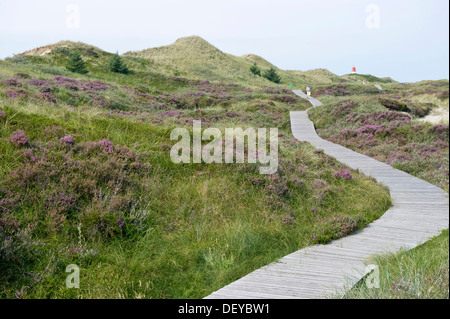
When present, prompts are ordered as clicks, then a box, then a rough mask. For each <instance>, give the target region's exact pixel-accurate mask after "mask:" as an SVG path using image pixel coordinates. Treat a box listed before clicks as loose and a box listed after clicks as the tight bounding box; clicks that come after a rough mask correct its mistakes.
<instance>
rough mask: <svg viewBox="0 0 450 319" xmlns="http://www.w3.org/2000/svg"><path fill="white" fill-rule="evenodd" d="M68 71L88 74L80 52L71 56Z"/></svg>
mask: <svg viewBox="0 0 450 319" xmlns="http://www.w3.org/2000/svg"><path fill="white" fill-rule="evenodd" d="M66 68H67V70H69V71H71V72H75V73H80V74H86V73H88V70H87V69H86V64H85V63H84V61H83V59H82V58H81V55H80V54H79V53H78V52H73V53H72V54H71V55H70V56H69V60H68V62H67V66H66Z"/></svg>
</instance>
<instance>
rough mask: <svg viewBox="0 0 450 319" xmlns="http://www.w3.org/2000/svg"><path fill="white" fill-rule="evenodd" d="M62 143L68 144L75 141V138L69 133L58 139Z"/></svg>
mask: <svg viewBox="0 0 450 319" xmlns="http://www.w3.org/2000/svg"><path fill="white" fill-rule="evenodd" d="M59 141H60V142H61V143H62V144H63V145H66V146H69V145H73V144H74V143H75V139H74V138H73V136H71V135H66V136H64V137H62V138H61V139H60V140H59Z"/></svg>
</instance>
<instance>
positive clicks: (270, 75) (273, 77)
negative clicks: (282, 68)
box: [263, 68, 281, 83]
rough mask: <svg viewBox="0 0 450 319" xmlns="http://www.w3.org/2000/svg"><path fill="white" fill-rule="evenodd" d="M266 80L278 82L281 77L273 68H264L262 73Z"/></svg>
mask: <svg viewBox="0 0 450 319" xmlns="http://www.w3.org/2000/svg"><path fill="white" fill-rule="evenodd" d="M263 77H265V78H266V79H267V80H269V81H272V82H274V83H280V82H281V77H280V76H279V75H278V73H277V71H276V70H275V69H274V68H270V69H268V70H266V71H265V72H264V74H263Z"/></svg>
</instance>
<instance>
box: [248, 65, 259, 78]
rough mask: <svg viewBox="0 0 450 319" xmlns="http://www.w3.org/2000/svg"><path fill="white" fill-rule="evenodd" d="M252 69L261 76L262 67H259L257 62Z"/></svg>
mask: <svg viewBox="0 0 450 319" xmlns="http://www.w3.org/2000/svg"><path fill="white" fill-rule="evenodd" d="M250 71H251V72H252V73H253V74H255V75H259V76H261V69H260V68H259V67H258V65H257V64H256V62H255V63H253V65H252V66H251V67H250Z"/></svg>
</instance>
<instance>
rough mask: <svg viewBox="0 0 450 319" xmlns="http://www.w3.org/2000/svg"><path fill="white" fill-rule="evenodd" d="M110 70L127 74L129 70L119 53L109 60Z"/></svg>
mask: <svg viewBox="0 0 450 319" xmlns="http://www.w3.org/2000/svg"><path fill="white" fill-rule="evenodd" d="M109 70H110V71H111V72H116V73H123V74H127V73H128V72H129V70H128V68H127V66H126V64H125V63H123V61H122V58H121V57H120V55H119V54H118V53H116V54H114V55H113V56H112V57H111V60H109Z"/></svg>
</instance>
